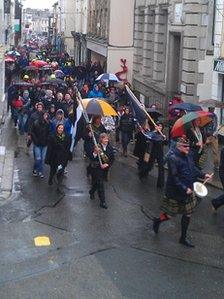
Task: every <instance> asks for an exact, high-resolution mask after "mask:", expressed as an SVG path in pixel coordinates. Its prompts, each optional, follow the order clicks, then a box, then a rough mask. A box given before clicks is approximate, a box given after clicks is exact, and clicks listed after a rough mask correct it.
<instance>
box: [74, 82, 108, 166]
mask: <svg viewBox="0 0 224 299" xmlns="http://www.w3.org/2000/svg"><path fill="white" fill-rule="evenodd" d="M75 92H76V98H77V100H78V101H79V103H80V104H81V106H82V109H83V115H84V118H85V120H86V122H87V123H88V125H89V128H90V132H91V135H92V138H93V143H94V146H95V147H96V148H97V149H99V146H98V144H97V142H96V137H95V135H94V132H93V128H92V124H91V122H90V119H89V116H88V114H87V112H86V109H85V107H84V105H83V102H82V97H81V94H80V92H79V90H78V88H77V87H75ZM97 156H98V159H99V162H100V166H102V165H103V163H102V159H101V156H100V153H99V152H98V153H97Z"/></svg>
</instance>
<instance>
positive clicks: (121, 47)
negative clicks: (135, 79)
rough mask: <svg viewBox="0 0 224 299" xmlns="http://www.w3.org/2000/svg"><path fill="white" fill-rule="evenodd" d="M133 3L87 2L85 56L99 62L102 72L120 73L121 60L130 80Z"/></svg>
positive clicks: (128, 1) (126, 76) (131, 0)
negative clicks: (124, 64)
mask: <svg viewBox="0 0 224 299" xmlns="http://www.w3.org/2000/svg"><path fill="white" fill-rule="evenodd" d="M133 26H134V0H122V1H120V0H89V9H88V32H87V37H86V40H87V57H88V59H89V60H91V61H93V62H94V61H100V62H101V64H102V65H103V66H104V71H105V72H111V73H117V72H119V71H121V72H122V68H121V59H123V60H126V65H127V68H128V72H127V73H125V74H123V75H124V77H122V78H123V79H127V80H128V81H131V80H132V68H133Z"/></svg>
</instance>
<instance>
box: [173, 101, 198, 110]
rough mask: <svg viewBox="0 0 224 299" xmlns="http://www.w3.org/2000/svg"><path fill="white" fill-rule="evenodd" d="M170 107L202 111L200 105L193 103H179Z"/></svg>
mask: <svg viewBox="0 0 224 299" xmlns="http://www.w3.org/2000/svg"><path fill="white" fill-rule="evenodd" d="M170 109H178V110H185V111H188V112H190V111H201V110H202V108H201V106H199V105H196V104H193V103H179V104H175V105H172V106H170Z"/></svg>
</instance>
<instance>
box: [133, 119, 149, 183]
mask: <svg viewBox="0 0 224 299" xmlns="http://www.w3.org/2000/svg"><path fill="white" fill-rule="evenodd" d="M148 133H150V130H149V126H148V123H147V122H146V123H144V124H143V125H142V126H141V127H139V132H138V133H137V134H136V135H135V139H136V142H135V148H134V155H135V156H136V157H138V162H137V164H138V176H139V179H140V180H142V179H144V178H147V176H148V174H149V171H150V169H151V168H150V167H151V165H150V155H151V152H152V141H151V139H150V138H149V136H148Z"/></svg>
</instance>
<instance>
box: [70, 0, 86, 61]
mask: <svg viewBox="0 0 224 299" xmlns="http://www.w3.org/2000/svg"><path fill="white" fill-rule="evenodd" d="M88 4H89V1H88V0H76V1H75V12H74V28H73V29H72V32H71V33H72V36H73V38H74V58H75V63H76V65H79V64H81V63H84V62H86V57H87V45H86V34H87V20H88Z"/></svg>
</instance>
